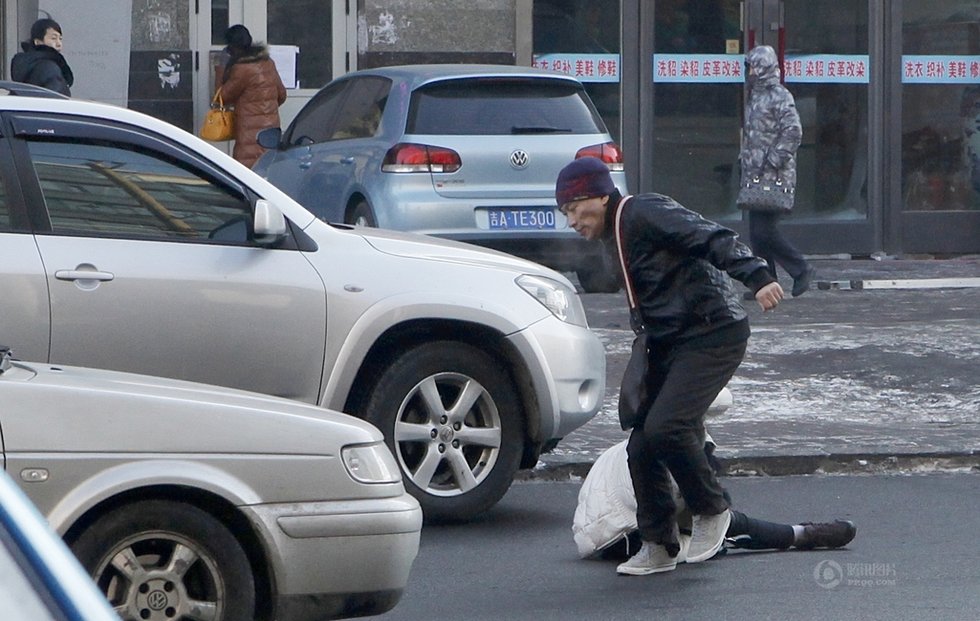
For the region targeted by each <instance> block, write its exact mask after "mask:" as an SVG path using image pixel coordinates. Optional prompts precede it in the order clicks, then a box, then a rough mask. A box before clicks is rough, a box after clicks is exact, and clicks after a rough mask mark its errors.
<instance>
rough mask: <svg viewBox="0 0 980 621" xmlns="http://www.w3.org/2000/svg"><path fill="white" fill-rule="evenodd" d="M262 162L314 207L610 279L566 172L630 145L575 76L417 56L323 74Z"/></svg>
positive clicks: (330, 216)
mask: <svg viewBox="0 0 980 621" xmlns="http://www.w3.org/2000/svg"><path fill="white" fill-rule="evenodd" d="M259 141H260V142H261V143H262V145H263V146H265V147H268V148H270V149H272V150H271V151H269V152H267V153H266V154H265V155H264V156H263V157H262V158H261V159H260V160H259V161H258V162H256V164H255V166H254V167H253V168H254V170H255V171H256V172H258V173H259V174H261V175H263V176H264V177H266V178H267V179H268V180H269V181H271V182H272V183H273V184H275V185H276V186H278V187H279V188H280V189H282V190H283V191H285V192H286V193H287V194H289V195H290V196H291V197H293V198H294V199H296V200H297V201H298V202H299V203H300V204H302V205H303V206H304V207H306V208H307V209H309V210H310V211H311V212H313V213H314V214H315V215H317V216H319V217H320V218H322V219H324V220H326V221H328V222H346V223H354V224H361V225H367V226H378V227H381V228H388V229H395V230H399V231H416V232H420V233H427V234H430V235H434V236H437V237H442V238H445V239H454V240H458V241H465V242H470V243H473V244H477V245H480V246H485V247H488V248H493V249H496V250H502V251H504V252H509V253H511V254H514V255H517V256H520V257H523V258H526V259H531V260H533V261H538V262H540V263H543V264H544V265H547V266H549V267H552V268H555V269H559V270H563V271H575V272H576V273H577V275H578V279H579V282H580V284H581V285H582V287H583V289H585V290H586V291H603V290H608V288H609V286H610V283H609V281H608V279H607V278H606V276H605V273H604V272H605V270H604V269H603V267H602V266H603V263H602V261H601V256H600V254H599V244H598V242H588V241H586V240H584V239H582V238H581V237H580V236H579V235H578V234H576V233H575V231H573V230H572V229H571V228H569V226H568V222H567V220H566V219H565V216H564V215H562V214H561V213H560V212H559V211H558V209H557V208H556V205H555V179H556V178H557V177H558V171H560V170H561V168H562V167H563V166H565V165H566V164H567V163H568V162H570V161H571V160H572V159H573V158H575V157H582V156H586V155H592V156H595V157H598V158H600V159H602V160H604V161H605V162H606V163H607V164H608V165H609V168H610V170H611V172H612V175H613V179H614V181H615V182H616V185H617V186H618V187H619V188H620V189H621V190H622V191H623V192H624V194H625V190H626V179H625V174H624V173H623V157H622V152H621V151H620V149H619V147H618V146H617V145H616V144H615V143H614V142H613V140H612V138H611V137H610V135H609V132H608V131H607V130H606V126H605V124H603V122H602V119H601V118H600V117H599V114H598V112H596V109H595V107H594V106H593V105H592V101H591V100H590V99H589V96H588V95H587V94H586V92H585V89H584V87H583V86H582V84H581V83H580V82H578V81H577V80H576V79H574V78H572V77H570V76H566V75H560V74H556V73H550V72H546V71H541V70H537V69H530V68H526V67H513V66H498V65H410V66H403V67H384V68H380V69H369V70H364V71H357V72H354V73H349V74H347V75H345V76H343V77H341V78H338V79H336V80H334V81H333V82H331V83H330V84H328V85H327V86H325V87H324V88H323V89H322V90H321V91H320V92H319V93H317V94H316V95H315V96H314V97H313V99H311V100H310V101H309V103H307V104H306V105H305V106H304V107H303V109H302V110H300V112H299V114H298V115H297V116H296V119H295V120H294V121H293V122H292V123H291V124H290V126H289V127H288V128H287V129H286V131H285V133H282V132H280V131H279V129H278V128H273V129H268V130H265V131H264V132H263V133H261V134H260V136H259Z"/></svg>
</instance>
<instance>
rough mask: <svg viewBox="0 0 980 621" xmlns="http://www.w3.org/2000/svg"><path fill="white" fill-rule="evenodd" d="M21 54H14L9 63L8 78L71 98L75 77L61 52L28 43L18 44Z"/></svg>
mask: <svg viewBox="0 0 980 621" xmlns="http://www.w3.org/2000/svg"><path fill="white" fill-rule="evenodd" d="M20 47H21V49H23V50H24V51H23V52H18V53H17V54H14V57H13V58H12V59H11V61H10V78H11V79H12V80H14V81H16V82H26V83H28V84H35V85H37V86H43V87H44V88H47V89H50V90H52V91H55V92H56V93H61V94H62V95H67V96H68V97H71V88H70V87H71V85H72V84H74V83H75V76H74V75H73V74H72V72H71V68H70V67H69V66H68V61H66V60H65V57H64V56H62V55H61V52H59V51H58V50H56V49H54V48H50V47H48V46H47V45H34V44H33V43H32V42H30V41H24V42H23V43H21V44H20Z"/></svg>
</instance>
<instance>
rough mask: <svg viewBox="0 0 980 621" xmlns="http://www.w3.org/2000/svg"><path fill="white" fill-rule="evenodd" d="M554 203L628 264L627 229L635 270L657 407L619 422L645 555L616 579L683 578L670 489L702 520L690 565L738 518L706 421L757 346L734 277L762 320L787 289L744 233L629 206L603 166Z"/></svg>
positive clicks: (675, 207) (573, 168)
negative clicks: (750, 347)
mask: <svg viewBox="0 0 980 621" xmlns="http://www.w3.org/2000/svg"><path fill="white" fill-rule="evenodd" d="M555 198H556V201H557V204H558V206H559V209H560V210H561V211H562V213H564V214H565V215H566V216H567V218H568V226H569V227H571V228H573V229H575V231H576V232H577V233H578V234H579V235H581V236H582V237H585V238H586V239H590V240H594V239H598V240H601V241H602V242H603V246H604V247H605V248H606V249H607V252H609V253H610V254H615V255H618V251H617V239H616V233H615V231H616V226H615V223H616V222H617V221H618V222H620V224H621V232H622V238H623V239H622V245H623V256H624V259H625V269H626V271H627V272H628V277H629V279H630V282H631V283H632V285H633V286H632V289H633V290H635V293H636V298H637V308H638V311H639V312H638V317H637V321H640V322H642V325H643V327H644V329H645V330H644V332H645V335H646V337H645V338H646V345H647V356H648V362H649V365H648V371H647V375H646V385H647V387H648V390H649V391H650V394H651V396H652V403H651V405H650V406H649V408H648V409H647V410H646V411H645V412H638V413H637V416H636V420H631V421H626V420H622V419H621V420H620V423H621V424H622V425H623V427H624V429H631V431H630V437H629V442H628V444H627V449H626V450H627V454H628V458H629V471H630V477H631V479H632V482H633V490H634V492H635V494H636V501H637V511H636V519H637V526H638V528H639V532H640V538H641V539H642V540H643V545H642V547H641V548H640V550H639V552H637V554H636V555H635V556H633V557H632V558H631V559H629V560H628V561H626V562H625V563H622V564H621V565H620V566H619V567H617V568H616V571H617V572H618V573H621V574H627V575H646V574H652V573H659V572H665V571H671V570H673V569H674V568H675V567H676V566H677V563H678V562H679V560H678V554H679V553H680V550H681V546H680V540H679V529H678V524H677V519H676V508H677V507H676V503H675V502H674V497H673V490H672V483H671V478H673V480H674V481H676V483H677V486H678V488H679V490H680V493H681V495H682V496H683V498H684V500H685V502H686V504H687V506H688V508H689V509H690V511H691V513H692V514H693V515H694V520H693V533H692V538H691V544H690V548H689V549H688V551H687V557H686V561H687V562H688V563H696V562H700V561H704V560H707V559H709V558H711V557H712V556H713V555H714V554H716V553H717V551H718V550H719V549H720V548H721V545H722V543H723V542H724V539H725V534H726V532H727V531H728V528H729V526H730V524H731V519H732V513H731V510H730V508H729V502H728V499H727V498H726V496H725V490H724V489H723V488H722V486H721V484H720V483H719V482H718V478H717V476H716V474H715V472H714V470H713V469H712V468H711V465H710V463H709V461H708V458H707V456H706V454H705V451H704V448H703V447H704V438H705V429H704V418H705V416H706V414H707V411H708V407H709V406H710V405H711V402H712V401H714V399H715V397H717V396H718V393H719V392H721V389H722V388H724V387H725V385H726V384H727V383H728V380H729V379H731V377H732V375H733V374H734V373H735V369H737V368H738V366H739V365H740V364H741V362H742V358H743V356H744V355H745V349H746V345H747V343H748V338H749V322H748V317H747V315H746V312H745V309H744V308H742V305H741V304H740V303H739V302H738V298H737V296H736V294H735V289H734V286H733V285H732V280H731V278H729V276H731V277H732V278H735V279H737V280H739V281H741V282H742V283H743V284H744V285H745V286H747V287H749V288H750V289H751V290H752V291H754V292H755V298H756V300H757V301H758V303H759V305H760V306H761V307H762V309H763V310H772V309H774V308H776V306H777V305H778V304H779V301H780V300H781V299H782V298H783V290H782V287H780V286H779V283H778V282H776V280H775V279H774V278H773V276H772V274H771V273H770V271H769V266H768V264H767V263H766V262H765V261H764V260H763V259H761V258H759V257H756V256H753V255H752V253H751V251H750V250H749V248H748V247H746V246H745V244H743V243H741V242H740V241H739V240H738V235H737V234H736V233H735V232H734V231H732V230H730V229H728V228H725V227H723V226H721V225H719V224H717V223H715V222H711V221H710V220H706V219H705V218H703V217H701V216H700V215H699V214H697V213H695V212H693V211H690V210H688V209H685V208H684V207H682V206H681V205H680V204H678V203H677V202H676V201H675V200H673V199H672V198H670V197H668V196H663V195H661V194H652V193H651V194H640V195H637V196H633V197H627V198H625V199H622V197H621V196H620V194H619V190H617V189H616V186H615V185H614V184H613V181H612V177H611V176H610V174H609V168H608V167H607V166H606V164H605V163H603V162H602V161H601V160H599V159H597V158H592V157H584V158H580V159H576V160H574V161H573V162H572V163H570V164H568V165H567V166H565V168H563V169H562V170H561V172H560V173H559V175H558V180H557V182H556V184H555ZM615 264H617V265H618V264H620V262H619V260H618V258H617V260H616V261H615Z"/></svg>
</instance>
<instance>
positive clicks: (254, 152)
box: [219, 24, 286, 167]
mask: <svg viewBox="0 0 980 621" xmlns="http://www.w3.org/2000/svg"><path fill="white" fill-rule="evenodd" d="M225 43H226V44H227V47H226V48H225V51H227V52H228V55H229V56H230V57H231V58H230V59H229V61H228V63H227V64H226V65H225V66H224V71H223V72H222V75H221V77H220V80H219V83H220V84H221V97H222V99H223V100H224V102H225V104H226V105H229V106H234V107H235V149H234V151H233V152H232V157H234V158H235V159H236V160H238V161H239V162H241V163H242V164H245V165H246V166H249V167H251V166H252V164H254V163H255V161H256V160H258V159H259V157H260V156H261V155H262V153H264V152H265V149H263V148H262V147H260V146H259V144H258V142H257V141H256V134H258V132H259V130H262V129H265V128H267V127H279V125H280V120H279V106H281V105H282V103H283V102H284V101H286V87H285V86H283V84H282V80H281V79H280V78H279V72H278V71H277V70H276V64H275V62H273V60H272V59H271V58H269V51H268V50H267V49H266V48H265V47H263V46H261V45H252V35H251V34H250V33H249V32H248V29H247V28H245V26H242V25H241V24H238V25H235V26H232V27H231V28H229V29H228V30H226V31H225Z"/></svg>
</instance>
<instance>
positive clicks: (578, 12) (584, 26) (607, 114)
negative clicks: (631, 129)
mask: <svg viewBox="0 0 980 621" xmlns="http://www.w3.org/2000/svg"><path fill="white" fill-rule="evenodd" d="M619 4H620V0H572V1H568V0H535V2H534V11H533V15H534V17H533V19H534V21H533V53H534V54H535V55H538V54H571V53H579V54H612V55H618V54H619V47H620V43H619V31H620V24H619ZM584 84H585V91H586V92H587V93H588V94H589V98H590V99H591V100H592V102H593V103H594V104H595V106H596V110H598V111H599V115H600V116H601V117H602V120H603V121H604V122H605V123H606V127H607V129H608V130H609V133H610V134H611V135H612V137H613V140H615V141H617V142H619V141H620V136H621V135H622V133H621V127H620V121H621V118H620V116H621V115H620V107H621V106H620V99H619V82H618V81H616V82H589V81H585V82H584Z"/></svg>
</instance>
